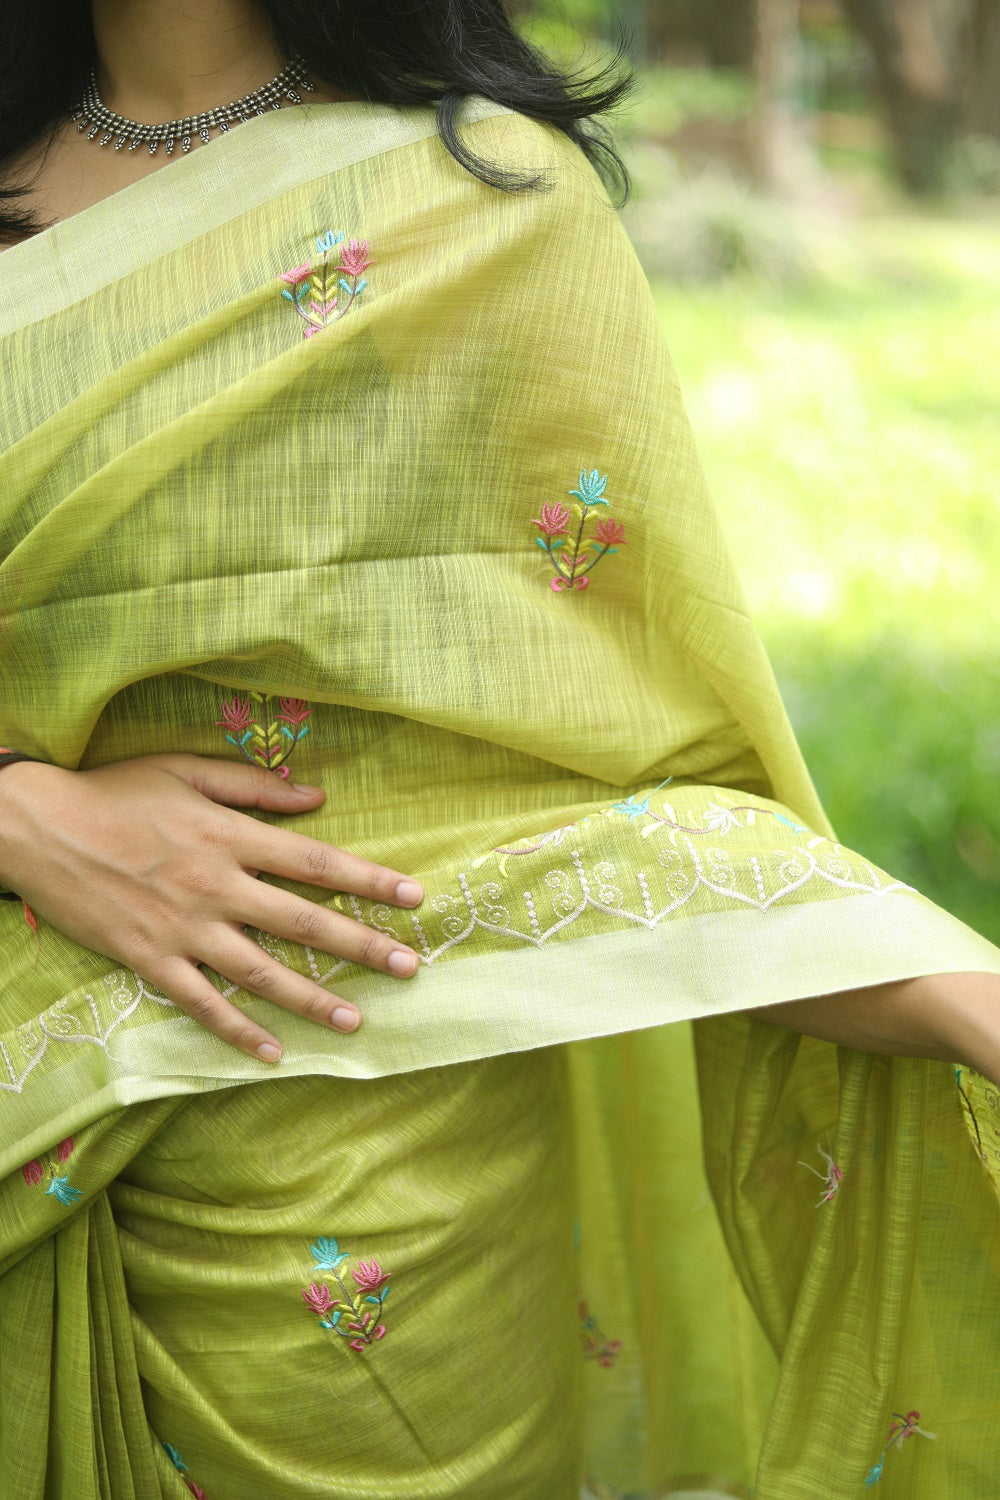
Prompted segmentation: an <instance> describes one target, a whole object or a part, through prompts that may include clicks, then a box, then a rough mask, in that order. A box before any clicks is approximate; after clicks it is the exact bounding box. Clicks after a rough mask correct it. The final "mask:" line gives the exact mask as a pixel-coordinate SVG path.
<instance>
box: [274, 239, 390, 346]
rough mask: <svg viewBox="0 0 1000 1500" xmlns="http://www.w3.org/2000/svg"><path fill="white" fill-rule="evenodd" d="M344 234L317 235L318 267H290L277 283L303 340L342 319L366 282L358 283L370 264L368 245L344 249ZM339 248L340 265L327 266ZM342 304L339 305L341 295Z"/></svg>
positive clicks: (355, 243)
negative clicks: (298, 321)
mask: <svg viewBox="0 0 1000 1500" xmlns="http://www.w3.org/2000/svg"><path fill="white" fill-rule="evenodd" d="M343 239H344V232H343V230H341V229H338V230H337V232H336V233H334V232H333V230H332V229H329V230H327V232H326V234H323V235H320V237H319V239H317V241H316V251H317V254H318V255H319V256H320V257H321V259H320V263H319V265H318V266H314V265H313V264H312V263H311V262H310V263H309V264H307V265H304V266H293V267H292V269H291V270H290V271H284V272H282V275H281V280H282V281H283V282H284V283H285V284H284V286H283V287H282V289H281V295H282V297H283V298H284V299H285V300H286V301H287V302H290V303H291V304H292V306H293V307H294V309H295V311H296V313H297V314H298V315H299V317H300V318H301V319H302V321H303V323H304V324H305V327H304V328H303V330H302V337H303V338H304V339H311V338H312V336H313V334H315V333H319V331H320V329H322V328H329V326H330V324H331V323H334V322H336V321H337V319H338V318H343V317H346V315H347V314H348V313H349V312H350V310H351V308H352V307H353V306H354V304H355V302H356V301H357V299H358V298H359V297H360V296H361V294H362V292H363V291H364V289H365V287H366V286H367V285H368V282H367V281H365V280H363V279H361V278H363V276H364V273H365V271H367V269H368V267H369V266H370V265H373V264H374V262H373V261H372V260H371V259H370V258H368V241H367V240H361V242H360V243H359V242H358V241H357V240H350V241H349V243H348V244H346V245H344V244H342V243H341V242H342V241H343ZM338 245H340V246H341V248H340V262H339V264H338V265H331V264H330V255H331V253H332V252H333V251H334V250H335V249H336V248H337V246H338ZM342 292H343V294H344V296H345V297H346V299H347V300H346V302H344V303H343V305H341V293H342Z"/></svg>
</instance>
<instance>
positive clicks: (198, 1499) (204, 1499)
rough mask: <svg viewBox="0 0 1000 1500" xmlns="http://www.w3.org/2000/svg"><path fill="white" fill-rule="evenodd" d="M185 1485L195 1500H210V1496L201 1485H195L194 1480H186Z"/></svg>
mask: <svg viewBox="0 0 1000 1500" xmlns="http://www.w3.org/2000/svg"><path fill="white" fill-rule="evenodd" d="M184 1483H185V1484H186V1485H187V1487H188V1489H189V1490H190V1491H191V1493H192V1495H193V1496H194V1500H208V1495H207V1494H206V1493H205V1491H204V1490H203V1489H202V1487H201V1485H200V1484H195V1482H194V1480H193V1479H185V1481H184Z"/></svg>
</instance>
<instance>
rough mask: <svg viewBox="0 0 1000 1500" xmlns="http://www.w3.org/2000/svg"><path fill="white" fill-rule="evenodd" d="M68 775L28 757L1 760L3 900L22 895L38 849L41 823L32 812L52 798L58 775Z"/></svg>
mask: <svg viewBox="0 0 1000 1500" xmlns="http://www.w3.org/2000/svg"><path fill="white" fill-rule="evenodd" d="M66 774H68V773H67V772H65V771H64V770H63V769H62V768H61V767H60V766H53V765H50V764H49V763H48V762H46V761H39V760H35V759H33V758H31V757H28V756H24V757H21V758H18V759H16V760H15V759H12V758H8V759H4V760H0V830H2V831H0V896H4V897H6V898H7V899H9V898H10V896H11V895H12V894H14V893H15V892H16V893H17V894H19V892H17V885H18V881H19V879H20V875H21V874H22V873H23V872H24V870H25V869H26V868H27V866H28V865H29V863H30V860H31V853H32V850H33V849H36V848H37V820H34V819H32V818H31V817H30V815H29V813H28V809H29V808H30V806H31V805H32V804H33V803H35V802H36V801H37V800H38V799H45V800H47V799H48V798H49V796H50V783H51V779H52V777H53V776H54V775H55V776H65V775H66Z"/></svg>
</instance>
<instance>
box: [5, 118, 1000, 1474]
mask: <svg viewBox="0 0 1000 1500" xmlns="http://www.w3.org/2000/svg"><path fill="white" fill-rule="evenodd" d="M463 129H464V130H465V132H466V134H467V139H468V142H469V145H470V146H471V148H472V149H473V150H474V151H476V152H477V153H478V154H481V155H484V156H486V157H488V158H490V159H492V160H494V161H498V162H500V163H501V164H502V165H504V166H505V167H507V168H509V169H511V170H515V171H523V170H526V169H527V170H530V171H532V172H537V173H538V174H540V178H541V181H542V183H543V190H540V191H525V192H520V193H516V194H506V193H501V192H499V191H497V190H495V189H492V188H490V187H487V186H486V185H484V184H482V183H481V182H479V181H478V180H477V179H475V178H474V177H472V176H471V175H470V174H469V173H468V172H466V171H465V170H464V169H463V168H462V167H460V166H459V165H458V164H457V163H456V162H455V161H454V160H453V159H452V158H451V157H450V156H449V155H448V153H447V152H446V151H445V149H444V147H443V146H442V145H441V143H440V141H439V139H438V137H437V134H436V130H435V124H434V117H433V111H431V110H424V109H413V110H400V109H394V108H390V107H387V106H381V105H370V104H359V103H348V104H335V105H317V106H307V107H303V108H300V109H296V110H286V111H282V112H280V113H278V114H270V115H267V116H263V117H260V118H257V119H254V120H251V121H249V122H248V123H246V124H244V125H241V127H240V129H239V130H238V131H234V132H233V133H232V134H231V135H230V136H228V137H227V138H226V139H225V140H222V141H219V142H216V143H213V144H212V146H211V147H210V148H209V149H206V150H200V151H198V152H195V153H193V154H192V155H191V156H190V157H186V158H182V159H181V160H179V161H177V162H172V163H171V164H170V165H169V166H167V167H165V168H164V169H163V170H162V171H160V172H157V173H155V174H154V175H153V176H152V177H150V178H147V179H145V180H144V181H142V182H139V183H137V184H135V185H134V186H133V187H130V188H127V189H125V190H123V191H122V192H119V193H118V194H116V195H115V196H114V197H113V198H111V199H108V200H106V201H105V202H103V203H99V204H97V205H96V206H94V207H92V208H89V209H87V210H85V211H84V212H82V213H80V214H78V215H77V216H75V217H74V218H73V219H70V220H68V221H66V222H65V223H63V224H61V225H57V226H55V227H53V228H52V229H50V230H47V231H45V232H44V233H43V234H41V235H39V236H36V237H35V238H34V239H32V240H29V241H27V242H25V243H24V244H21V245H19V246H16V247H14V248H13V249H11V250H8V251H6V252H4V253H3V254H2V256H0V360H2V368H3V374H4V405H3V417H2V431H3V454H2V457H0V671H2V690H0V738H2V740H3V742H4V743H8V744H12V745H16V746H18V748H20V749H24V750H26V751H29V752H32V753H34V754H36V755H38V756H39V757H41V758H43V759H47V760H51V761H54V762H56V763H59V764H61V765H64V766H67V767H70V768H79V769H87V768H88V767H94V766H100V765H104V764H107V763H109V762H113V761H118V760H123V759H127V758H130V757H132V756H138V755H143V754H148V753H153V752H163V751H187V752H194V753H196V754H201V755H208V756H220V755H222V756H231V757H235V758H240V759H241V760H243V761H248V762H252V763H254V764H256V765H260V766H264V767H265V768H267V769H269V770H270V771H272V772H274V773H275V774H277V775H289V774H293V775H294V776H295V778H296V779H297V780H303V781H310V782H317V783H320V784H322V785H324V786H325V787H326V789H327V793H328V797H327V802H326V804H325V805H324V806H323V807H322V808H321V809H319V810H318V811H317V812H315V813H312V814H310V815H308V816H300V817H297V818H295V819H294V820H292V821H290V822H289V825H288V826H290V827H294V828H295V829H296V830H298V831H302V832H305V833H309V834H312V835H314V836H315V837H318V838H321V839H324V840H326V841H328V842H330V843H332V844H335V845H339V846H342V847H347V848H350V849H352V850H354V851H356V852H358V853H360V854H363V855H366V856H367V857H369V858H372V859H375V860H378V861H381V862H385V863H388V864H391V865H393V866H394V867H397V868H400V869H403V870H405V871H407V872H408V873H411V874H413V875H414V876H416V877H417V878H419V879H420V880H421V881H422V882H423V883H424V886H425V889H426V893H427V894H426V899H425V901H424V903H423V905H422V906H421V907H420V908H419V909H418V910H417V911H416V912H412V913H411V912H400V911H397V910H395V909H392V908H388V907H379V906H373V905H372V904H371V903H370V902H366V901H362V900H358V899H355V898H352V897H348V896H331V895H330V894H329V893H325V892H318V891H316V890H315V889H309V888H307V887H297V889H300V890H302V891H303V892H304V893H305V894H308V895H309V896H310V897H311V899H313V900H321V901H329V902H332V903H334V904H335V905H337V906H338V907H339V908H340V909H341V910H342V911H345V912H347V913H348V914H350V915H353V916H355V917H356V918H357V919H358V920H361V921H363V922H365V923H367V924H369V925H371V926H373V927H375V928H378V929H381V930H383V931H389V932H392V933H394V934H395V935H396V936H398V937H399V938H401V939H403V940H404V941H406V942H409V943H411V944H412V945H413V946H414V947H415V948H416V949H417V951H418V952H419V953H420V955H421V958H422V963H421V968H420V972H419V974H418V975H417V977H416V978H415V979H414V980H413V981H410V982H408V983H405V984H401V983H400V982H398V981H395V980H392V979H391V978H388V977H386V976H385V975H381V974H375V973H373V972H370V971H368V970H365V969H362V968H360V967H358V966H355V965H351V964H347V963H345V962H342V961H340V960H338V959H337V958H336V957H335V956H330V955H326V954H321V953H317V952H314V951H312V950H309V949H307V948H304V947H297V946H296V945H294V944H292V943H289V942H285V941H279V940H277V939H275V938H274V937H273V936H270V935H268V934H266V933H260V934H256V936H257V938H258V941H259V942H260V943H261V945H262V946H263V947H264V949H265V950H266V951H267V952H269V953H271V954H272V955H273V956H274V957H276V958H278V959H279V960H280V961H281V962H284V963H286V964H289V965H290V966H292V967H294V968H296V969H298V970H299V971H300V972H302V973H304V974H308V975H311V977H313V978H314V979H316V980H317V981H318V982H320V983H321V984H325V985H329V986H330V987H331V988H333V989H335V990H336V992H337V993H339V994H342V995H344V996H346V997H348V998H350V999H352V1000H354V1001H356V1002H357V1003H358V1004H359V1005H360V1006H361V1008H362V1010H363V1012H364V1015H365V1021H364V1025H363V1026H362V1028H361V1030H360V1031H359V1032H358V1033H357V1034H356V1035H354V1036H350V1037H343V1036H337V1035H334V1034H332V1033H327V1032H324V1031H321V1030H320V1028H318V1027H316V1026H312V1025H310V1024H308V1023H307V1022H305V1021H303V1020H300V1019H298V1018H296V1017H294V1016H292V1015H290V1014H289V1015H286V1014H285V1013H283V1012H281V1013H279V1014H276V1013H275V1011H274V1010H273V1008H272V1007H270V1006H268V1005H267V1004H266V1003H265V1002H263V1001H261V1000H258V999H255V998H254V997H252V996H250V995H246V994H243V993H241V992H239V991H235V990H234V989H233V987H232V986H231V985H229V984H227V983H226V982H225V981H224V980H222V979H221V978H219V979H218V984H219V986H220V988H221V989H222V990H223V991H224V992H225V993H227V994H230V995H232V997H233V999H234V1000H235V1002H236V1003H237V1004H239V1005H240V1006H241V1008H243V1009H245V1010H246V1011H247V1012H248V1013H250V1014H253V1015H254V1016H256V1017H259V1018H261V1019H262V1020H264V1022H265V1024H267V1025H269V1026H272V1027H275V1028H276V1029H277V1033H278V1035H280V1037H281V1039H282V1041H283V1043H284V1044H285V1049H286V1050H285V1055H284V1058H283V1061H282V1063H281V1065H280V1070H279V1072H278V1073H277V1074H276V1073H275V1071H274V1070H269V1069H268V1068H267V1067H266V1066H265V1065H264V1064H261V1063H258V1062H256V1061H254V1060H253V1059H250V1058H247V1057H245V1056H244V1055H242V1054H240V1053H237V1052H236V1051H234V1050H233V1049H231V1048H229V1047H227V1046H226V1045H225V1044H223V1043H222V1042H220V1041H219V1040H218V1039H216V1038H215V1037H213V1036H211V1035H210V1034H208V1033H206V1032H205V1031H204V1030H202V1029H201V1028H199V1027H198V1026H197V1025H196V1024H194V1023H193V1022H192V1021H190V1020H189V1019H188V1018H187V1017H185V1016H183V1015H181V1014H180V1013H179V1012H178V1011H176V1010H175V1009H174V1008H173V1007H172V1006H170V1005H169V1003H167V1002H166V1001H165V1000H164V998H163V997H162V996H160V995H158V994H157V993H156V992H155V990H153V989H152V987H151V986H150V985H149V984H148V983H147V982H146V981H144V980H143V979H141V978H140V977H139V976H138V975H136V974H134V973H132V972H131V971H127V970H123V969H122V968H121V966H120V965H115V964H113V963H111V962H110V961H109V960H107V959H105V958H103V957H102V956H101V955H99V954H97V953H94V952H91V951H89V950H86V949H84V948H82V947H80V946H79V945H77V944H75V943H73V942H72V941H71V940H69V939H68V938H66V937H65V936H63V935H62V934H60V933H59V932H58V931H56V930H54V929H52V928H51V927H49V926H48V925H46V924H45V923H42V924H40V930H39V932H38V933H37V935H36V934H35V933H33V932H32V931H31V929H30V928H29V927H28V926H26V925H25V923H24V920H23V915H22V913H21V912H20V910H19V909H18V908H17V907H16V906H15V905H14V904H13V903H9V904H6V905H4V906H3V908H2V909H0V951H2V955H3V957H2V976H0V978H2V990H0V1119H2V1122H3V1128H2V1132H0V1153H2V1160H0V1173H2V1174H3V1176H2V1180H0V1223H2V1226H3V1230H2V1242H0V1270H2V1276H0V1358H2V1360H3V1370H2V1382H3V1384H2V1389H3V1398H2V1401H0V1493H2V1494H4V1495H6V1494H8V1493H9V1494H12V1495H13V1494H17V1495H18V1496H24V1497H36V1496H37V1497H60V1500H61V1497H66V1500H69V1497H73V1500H90V1497H95V1500H96V1497H101V1500H104V1497H107V1496H110V1497H113V1500H120V1497H130V1496H133V1495H134V1496H136V1497H143V1500H146V1497H149V1500H159V1497H169V1496H181V1495H183V1494H185V1493H195V1494H204V1495H206V1496H208V1497H209V1500H244V1497H254V1500H258V1497H260V1500H263V1497H272V1496H273V1497H289V1500H291V1497H295V1496H300V1495H301V1496H329V1497H335V1500H348V1497H359V1496H371V1497H380V1500H433V1497H438V1496H448V1495H461V1496H470V1497H471V1496H482V1497H489V1496H495V1497H508V1496H509V1497H511V1500H569V1497H571V1496H572V1497H575V1496H577V1495H578V1494H580V1493H581V1486H583V1487H584V1490H583V1492H584V1493H587V1494H589V1495H590V1496H593V1497H597V1500H606V1497H610V1496H618V1495H624V1494H628V1495H630V1496H636V1495H650V1496H651V1495H665V1494H667V1493H670V1492H671V1491H681V1490H685V1489H686V1490H695V1491H701V1492H703V1493H708V1492H712V1491H714V1492H715V1493H717V1494H719V1493H722V1494H729V1495H735V1496H739V1495H747V1494H748V1493H750V1492H751V1489H752V1493H753V1494H754V1496H755V1497H756V1500H814V1497H816V1496H818V1495H823V1496H827V1497H831V1500H840V1497H848V1496H854V1495H858V1494H860V1493H862V1492H863V1490H864V1489H865V1487H866V1486H868V1487H869V1488H874V1487H875V1486H876V1485H877V1486H879V1487H880V1490H881V1492H882V1493H884V1494H886V1495H888V1496H899V1497H901V1496H906V1497H907V1500H960V1497H961V1500H987V1497H989V1500H994V1496H995V1474H996V1472H997V1467H998V1460H1000V1436H998V1432H1000V1427H998V1424H997V1422H996V1413H997V1405H998V1393H1000V1378H998V1377H997V1376H996V1374H995V1361H994V1353H993V1351H994V1347H995V1340H996V1337H997V1334H998V1332H1000V1315H998V1310H1000V1234H998V1230H1000V1216H998V1212H997V1202H996V1197H995V1193H994V1191H993V1188H992V1186H991V1179H990V1175H989V1171H988V1170H984V1165H985V1166H986V1167H987V1168H989V1169H992V1168H993V1166H994V1163H995V1161H996V1160H997V1159H998V1153H997V1149H996V1131H995V1119H996V1118H997V1104H996V1099H995V1097H994V1093H993V1091H992V1090H991V1089H990V1088H989V1087H987V1086H986V1085H985V1084H984V1083H983V1082H982V1080H980V1079H977V1078H976V1077H975V1076H972V1075H969V1074H967V1073H966V1072H965V1071H964V1070H959V1073H958V1076H957V1077H956V1073H955V1070H953V1069H951V1068H948V1067H946V1066H943V1065H940V1064H932V1063H924V1062H911V1061H904V1060H900V1059H887V1058H875V1057H869V1056H867V1055H863V1054H858V1053H853V1052H849V1051H845V1050H838V1049H835V1048H833V1047H830V1046H827V1045H825V1044H821V1043H819V1042H813V1041H811V1040H801V1041H800V1039H798V1038H797V1037H795V1036H793V1035H791V1034H789V1033H785V1032H783V1031H780V1030H776V1029H775V1028H773V1027H772V1026H769V1025H767V1024H765V1023H764V1022H762V1021H761V1020H759V1019H758V1018H755V1016H754V1015H753V1010H754V1009H755V1008H756V1007H759V1006H762V1005H769V1004H773V1003H775V1002H777V1001H781V1000H790V999H795V998H802V997H804V996H809V995H820V994H826V993H831V992H835V991H839V990H843V989H848V988H852V987H857V986H863V985H870V984H875V983H879V982H882V981H885V980H891V979H899V978H904V977H909V976H913V975H917V974H923V973H937V972H948V971H962V970H965V971H985V972H991V973H1000V953H998V952H997V950H996V949H995V948H993V947H992V946H991V945H990V944H989V943H987V942H986V941H985V940H984V939H982V938H980V937H978V936H977V935H976V934H974V933H972V932H971V931H970V930H969V929H968V928H966V927H964V926H963V925H962V924H961V923H959V922H957V921H956V920H954V919H953V918H951V917H950V916H948V915H947V914H946V913H944V912H942V911H941V910H940V909H938V908H937V907H935V906H933V905H932V904H931V903H930V902H928V901H927V900H925V899H924V898H923V897H922V896H921V895H920V894H919V893H918V892H916V891H913V890H912V889H910V888H909V887H907V886H905V885H904V884H903V883H901V882H900V881H898V880H895V879H893V877H892V876H891V875H889V874H887V873H885V872H883V871H880V870H878V869H876V868H875V867H874V866H873V865H872V864H871V863H870V862H869V861H867V860H866V859H865V858H864V857H863V855H862V854H859V853H856V852H854V851H850V850H847V849H844V848H843V847H842V846H841V845H840V844H838V843H837V842H836V840H835V837H834V835H833V832H832V830H831V829H830V827H829V825H828V824H827V822H826V820H825V818H824V815H823V812H822V809H821V808H820V806H819V804H818V802H817V799H816V796H815V792H814V790H813V788H812V785H811V783H810V780H809V777H808V774H807V772H806V770H805V768H804V766H803V764H802V761H801V758H800V756H799V752H798V749H797V747H796V744H795V740H794V736H793V734H792V731H791V729H790V726H789V724H788V721H787V718H786V716H785V714H784V711H783V708H782V705H781V702H780V699H779V696H778V693H777V690H776V687H775V684H774V681H773V678H772V676H771V673H770V669H769V667H768V663H767V660H766V657H765V655H764V652H763V650H762V647H761V645H760V643H759V641H758V639H757V637H756V635H755V633H754V630H753V627H752V624H751V623H750V621H749V618H748V616H747V611H746V606H745V601H744V598H743V595H742V593H741V591H740V588H739V585H738V583H737V581H736V578H735V574H734V570H733V566H732V563H731V561H730V558H729V556H728V554H727V551H726V547H725V544H724V541H723V539H722V537H721V535H720V532H719V529H718V526H717V523H716V521H715V518H714V515H713V512H712V509H711V506H710V503H709V501H708V499H707V497H706V494H705V490H704V486H703V483H702V479H701V476H700V471H699V468H698V464H697V460H696V457H695V454H694V450H693V446H692V441H691V436H690V432H689V429H688V425H687V422H686V418H685V415H684V412H683V408H682V405H681V402H680V397H679V394H678V390H677V385H676V381H675V378H674V375H673V372H672V370H671V366H670V363H669V358H668V355H667V353H666V350H665V347H664V344H663V338H662V334H661V332H660V330H659V326H658V323H657V319H656V313H655V308H654V305H653V299H652V296H651V294H650V291H649V287H648V285H647V284H646V281H645V279H644V277H643V274H642V271H641V269H640V267H639V265H638V262H637V260H636V257H635V255H634V252H633V251H632V248H631V246H630V244H629V242H628V239H627V237H626V235H625V232H624V230H623V228H622V227H621V224H620V223H619V221H618V219H617V217H616V215H615V213H614V210H613V208H612V205H611V204H610V202H609V200H608V198H607V195H606V193H605V192H604V189H603V188H602V187H601V185H600V183H599V181H598V179H597V177H596V175H595V174H594V172H593V171H592V169H591V168H590V166H589V164H588V163H587V162H586V160H585V158H584V157H583V156H582V154H581V153H580V152H579V151H578V149H577V148H576V147H575V146H574V145H573V144H572V143H571V142H569V141H568V140H567V139H566V138H565V137H564V136H562V135H561V134H560V133H559V132H558V131H556V130H554V129H553V128H551V127H548V126H544V125H540V124H538V123H536V122H532V121H530V120H527V119H525V118H523V117H521V116H519V115H517V114H515V113H513V112H511V111H509V110H506V109H504V108H502V107H499V106H496V105H493V104H490V103H489V102H487V101H485V100H482V99H475V98H474V99H471V100H468V101H466V108H465V114H464V125H463ZM260 816H263V817H269V819H270V821H279V820H278V819H277V817H276V815H267V814H261V815H260ZM264 878H270V877H266V876H265V877H264ZM689 1021H693V1022H694V1026H693V1027H690V1026H687V1025H681V1024H678V1023H681V1022H689ZM692 1040H693V1046H692ZM702 1151H703V1152H704V1160H702ZM713 1203H714V1207H713Z"/></svg>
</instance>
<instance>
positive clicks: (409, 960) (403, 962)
mask: <svg viewBox="0 0 1000 1500" xmlns="http://www.w3.org/2000/svg"><path fill="white" fill-rule="evenodd" d="M419 962H420V960H419V959H418V958H417V955H416V954H415V953H406V952H404V950H403V949H402V948H397V949H396V950H395V952H393V953H390V954H389V968H390V969H391V970H392V972H393V973H394V974H415V973H416V972H417V964H418V963H419Z"/></svg>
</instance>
